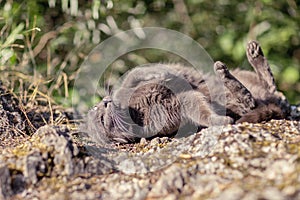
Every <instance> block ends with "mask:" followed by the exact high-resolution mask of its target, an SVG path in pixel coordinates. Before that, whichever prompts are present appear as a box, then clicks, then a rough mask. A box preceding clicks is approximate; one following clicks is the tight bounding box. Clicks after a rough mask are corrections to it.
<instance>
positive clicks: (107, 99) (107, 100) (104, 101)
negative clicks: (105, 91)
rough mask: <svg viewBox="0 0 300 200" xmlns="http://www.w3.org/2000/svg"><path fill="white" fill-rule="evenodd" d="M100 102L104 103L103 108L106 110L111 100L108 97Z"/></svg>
mask: <svg viewBox="0 0 300 200" xmlns="http://www.w3.org/2000/svg"><path fill="white" fill-rule="evenodd" d="M102 102H103V103H104V107H105V108H106V107H107V105H108V104H109V103H111V102H112V100H111V98H110V97H104V98H103V99H102Z"/></svg>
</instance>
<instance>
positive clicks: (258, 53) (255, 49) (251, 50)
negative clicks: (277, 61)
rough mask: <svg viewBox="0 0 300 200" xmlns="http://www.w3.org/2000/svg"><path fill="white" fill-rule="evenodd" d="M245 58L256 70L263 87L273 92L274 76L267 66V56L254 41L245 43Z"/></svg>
mask: <svg viewBox="0 0 300 200" xmlns="http://www.w3.org/2000/svg"><path fill="white" fill-rule="evenodd" d="M247 58H248V61H249V63H250V64H251V65H252V67H253V68H254V70H255V71H256V73H257V75H258V78H259V80H260V82H261V84H262V86H263V87H265V88H266V89H267V90H268V91H269V92H270V93H274V92H275V91H276V90H277V89H276V85H275V81H274V77H273V74H272V71H271V68H270V66H269V63H268V60H267V58H266V57H265V56H264V54H263V51H262V49H261V47H260V45H259V43H258V42H256V41H250V42H248V44H247Z"/></svg>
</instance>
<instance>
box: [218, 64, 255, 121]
mask: <svg viewBox="0 0 300 200" xmlns="http://www.w3.org/2000/svg"><path fill="white" fill-rule="evenodd" d="M214 70H215V73H216V75H217V76H218V78H219V79H220V80H221V81H222V82H223V84H224V86H225V87H226V88H227V89H228V90H229V91H230V93H231V94H232V97H233V99H230V101H231V102H236V106H237V107H239V108H241V109H236V110H237V112H238V113H237V114H239V115H240V116H242V115H244V114H245V113H247V112H249V111H250V110H251V109H253V108H255V106H256V104H255V99H254V98H253V96H252V94H251V93H250V91H249V90H248V89H247V88H246V87H245V86H244V85H243V84H242V83H241V82H240V81H239V80H238V79H236V78H235V77H234V76H233V75H232V74H231V73H230V72H229V70H228V69H227V67H226V65H225V64H224V63H222V62H220V61H217V62H215V64H214Z"/></svg>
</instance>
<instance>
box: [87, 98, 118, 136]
mask: <svg viewBox="0 0 300 200" xmlns="http://www.w3.org/2000/svg"><path fill="white" fill-rule="evenodd" d="M113 111H114V105H113V103H112V101H111V98H110V97H105V98H103V100H102V101H101V102H100V103H98V104H97V105H96V106H95V107H94V108H92V109H91V110H90V112H89V113H88V120H87V121H88V127H87V128H88V129H92V130H93V129H94V130H95V131H96V132H97V133H98V134H97V135H106V136H110V135H111V134H112V133H114V132H117V131H118V130H117V127H118V126H116V124H115V123H114V120H113V116H114V114H113ZM102 138H103V139H105V138H106V137H102Z"/></svg>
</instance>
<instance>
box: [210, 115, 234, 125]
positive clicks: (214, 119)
mask: <svg viewBox="0 0 300 200" xmlns="http://www.w3.org/2000/svg"><path fill="white" fill-rule="evenodd" d="M233 123H234V120H233V119H232V118H231V117H229V116H220V115H212V116H211V117H210V124H211V125H217V126H219V125H227V124H233Z"/></svg>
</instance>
